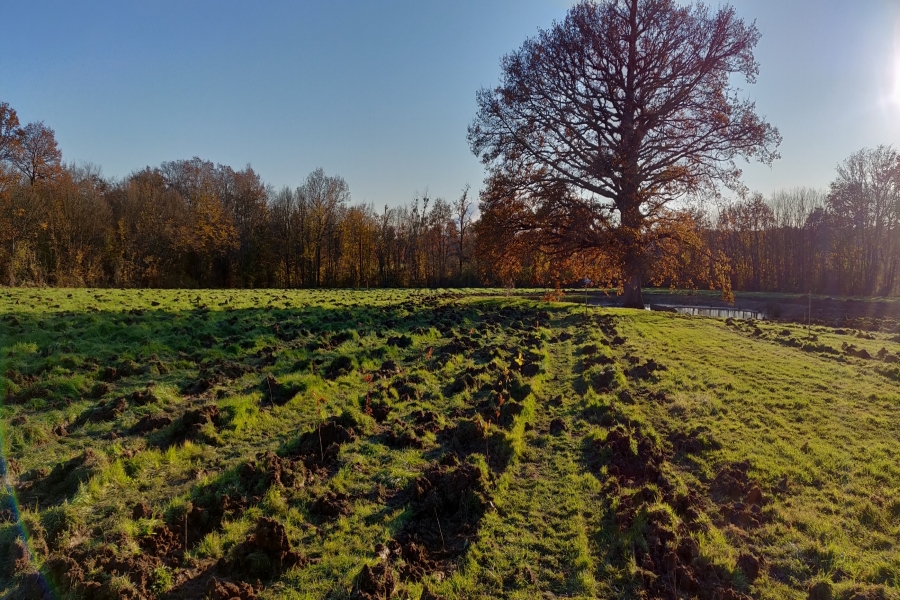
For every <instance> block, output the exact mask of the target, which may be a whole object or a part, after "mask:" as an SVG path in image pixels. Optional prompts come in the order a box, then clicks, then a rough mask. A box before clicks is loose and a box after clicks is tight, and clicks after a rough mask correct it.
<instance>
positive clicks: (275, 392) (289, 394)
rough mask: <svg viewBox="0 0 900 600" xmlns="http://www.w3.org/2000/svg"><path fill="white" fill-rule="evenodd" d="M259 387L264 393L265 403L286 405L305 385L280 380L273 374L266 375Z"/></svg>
mask: <svg viewBox="0 0 900 600" xmlns="http://www.w3.org/2000/svg"><path fill="white" fill-rule="evenodd" d="M259 389H260V391H262V394H263V399H264V400H263V404H273V405H275V406H284V405H285V404H287V403H288V402H290V401H291V399H292V398H293V397H294V396H296V395H297V394H299V393H300V392H302V391H303V389H304V388H303V386H302V385H300V384H297V383H289V382H280V381H278V380H277V379H275V378H274V377H273V376H272V375H268V376H266V378H265V379H263V381H262V383H261V384H259Z"/></svg>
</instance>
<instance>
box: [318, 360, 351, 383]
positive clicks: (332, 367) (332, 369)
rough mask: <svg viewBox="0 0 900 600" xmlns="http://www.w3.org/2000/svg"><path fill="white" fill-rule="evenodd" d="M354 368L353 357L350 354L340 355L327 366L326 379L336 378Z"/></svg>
mask: <svg viewBox="0 0 900 600" xmlns="http://www.w3.org/2000/svg"><path fill="white" fill-rule="evenodd" d="M352 370H353V359H351V358H350V357H349V356H338V357H336V358H335V359H334V360H332V361H331V362H330V363H329V364H328V366H327V367H326V368H325V372H324V376H325V379H330V380H335V379H337V378H338V377H343V376H344V375H347V374H348V373H350V372H351V371H352Z"/></svg>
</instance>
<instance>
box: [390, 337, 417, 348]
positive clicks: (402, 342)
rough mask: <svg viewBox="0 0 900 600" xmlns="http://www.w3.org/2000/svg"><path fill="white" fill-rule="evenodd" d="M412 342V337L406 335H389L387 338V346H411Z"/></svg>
mask: <svg viewBox="0 0 900 600" xmlns="http://www.w3.org/2000/svg"><path fill="white" fill-rule="evenodd" d="M412 343H413V341H412V338H411V337H409V336H408V335H398V336H390V337H389V338H388V339H387V344H388V346H394V347H396V348H409V347H410V346H412Z"/></svg>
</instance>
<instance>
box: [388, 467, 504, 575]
mask: <svg viewBox="0 0 900 600" xmlns="http://www.w3.org/2000/svg"><path fill="white" fill-rule="evenodd" d="M407 494H408V497H409V498H410V499H411V500H410V503H409V510H410V512H411V516H410V518H409V520H408V521H407V522H406V523H405V524H404V526H403V529H401V530H400V532H399V533H398V534H397V536H396V537H395V538H394V543H393V544H392V547H391V548H390V555H391V557H392V559H393V560H397V561H399V563H400V564H399V571H400V574H401V576H402V577H403V578H404V579H412V580H419V579H421V578H422V577H423V576H424V575H426V574H428V573H431V572H436V571H441V572H446V571H449V570H451V569H452V568H453V561H454V559H456V558H458V557H459V556H461V555H462V554H463V553H464V552H465V550H466V548H467V547H468V544H469V542H470V541H471V540H473V539H474V538H475V536H476V535H477V532H478V527H479V524H480V521H481V517H482V516H483V515H484V512H485V510H486V509H487V506H488V502H489V501H488V499H487V497H486V492H485V479H484V475H483V473H482V472H481V471H480V470H479V469H477V468H476V467H475V466H473V465H470V464H462V465H458V466H455V467H443V466H435V467H432V468H431V469H429V470H428V471H426V472H425V473H424V474H423V475H421V476H420V477H418V478H417V479H416V480H415V481H414V482H412V484H411V485H410V487H409V489H408V490H407Z"/></svg>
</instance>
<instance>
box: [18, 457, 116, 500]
mask: <svg viewBox="0 0 900 600" xmlns="http://www.w3.org/2000/svg"><path fill="white" fill-rule="evenodd" d="M105 465H106V458H105V457H104V456H103V455H101V454H98V453H96V452H94V451H93V450H91V449H90V448H88V449H87V450H85V451H84V452H82V453H81V454H79V455H78V456H76V457H75V458H72V459H70V460H68V461H66V462H63V463H57V464H56V466H55V467H53V469H52V470H51V471H50V472H49V473H47V472H46V471H43V470H32V471H29V472H27V473H23V474H22V475H21V476H20V477H19V482H18V485H16V493H17V494H18V498H19V502H20V503H21V504H22V505H23V506H30V505H32V504H37V505H39V506H40V507H47V506H53V505H55V504H59V503H60V502H62V501H63V500H67V499H69V498H71V497H72V496H74V495H75V492H77V491H78V487H79V486H80V485H81V484H82V483H86V482H87V481H88V480H89V479H90V478H91V477H93V475H94V474H95V473H96V472H97V471H99V470H100V469H101V468H103V467H104V466H105Z"/></svg>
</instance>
